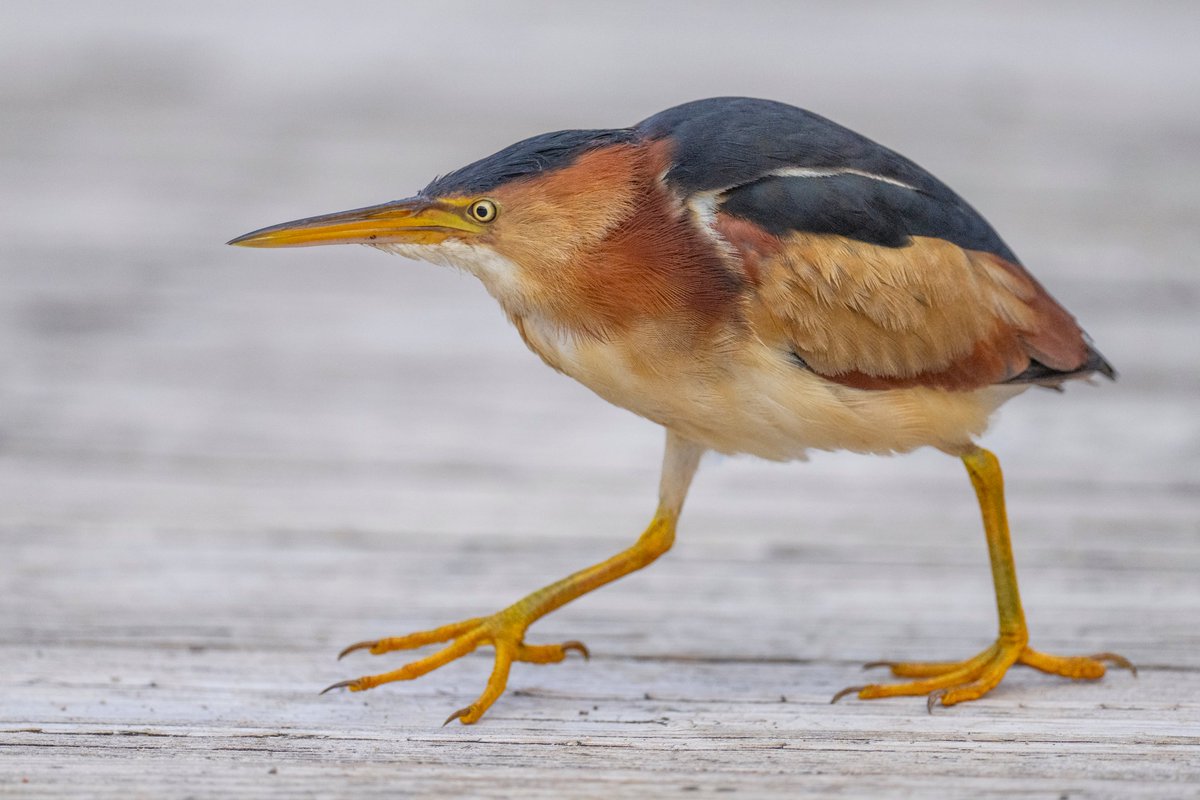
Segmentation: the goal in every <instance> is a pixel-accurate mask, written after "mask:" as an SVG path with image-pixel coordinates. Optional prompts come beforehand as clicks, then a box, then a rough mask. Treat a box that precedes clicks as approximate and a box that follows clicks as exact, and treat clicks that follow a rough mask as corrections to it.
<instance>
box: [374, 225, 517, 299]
mask: <svg viewBox="0 0 1200 800" xmlns="http://www.w3.org/2000/svg"><path fill="white" fill-rule="evenodd" d="M371 247H375V248H377V249H379V250H383V251H384V252H386V253H394V254H396V255H398V256H404V257H405V258H414V259H417V260H419V261H428V262H430V263H431V264H441V265H443V266H448V267H454V268H455V269H461V270H463V271H464V272H469V273H471V274H472V275H474V276H475V277H476V278H479V280H480V281H482V282H483V285H484V287H485V288H486V289H487V290H488V293H489V294H490V295H491V296H492V297H494V298H496V299H497V300H498V301H500V304H501V305H503V306H504V307H505V309H508V310H510V311H517V310H519V309H521V308H522V307H523V306H524V302H523V295H522V292H521V281H520V276H519V267H517V265H516V264H515V263H513V262H512V261H510V260H509V259H507V258H505V257H504V256H502V255H500V254H498V253H496V252H495V251H494V250H492V249H490V248H487V247H479V246H477V245H474V244H468V243H466V242H464V241H462V240H460V239H447V240H446V241H444V242H442V243H440V244H406V243H404V242H389V243H386V244H373V245H371Z"/></svg>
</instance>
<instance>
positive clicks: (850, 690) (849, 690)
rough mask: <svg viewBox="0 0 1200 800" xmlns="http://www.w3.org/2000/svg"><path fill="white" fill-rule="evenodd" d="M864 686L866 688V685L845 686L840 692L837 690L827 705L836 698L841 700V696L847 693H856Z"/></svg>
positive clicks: (834, 701) (835, 700)
mask: <svg viewBox="0 0 1200 800" xmlns="http://www.w3.org/2000/svg"><path fill="white" fill-rule="evenodd" d="M865 688H867V687H866V686H847V687H846V688H845V689H842V690H841V691H840V692H838V693H837V694H835V695H834V696H833V698H832V699H831V700H830V701H829V705H833V704H834V703H836V702H837V701H838V700H841V699H842V698H843V697H845V696H846V695H848V694H858V693H859V692H861V691H862V690H863V689H865Z"/></svg>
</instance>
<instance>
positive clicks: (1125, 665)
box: [1086, 653, 1138, 678]
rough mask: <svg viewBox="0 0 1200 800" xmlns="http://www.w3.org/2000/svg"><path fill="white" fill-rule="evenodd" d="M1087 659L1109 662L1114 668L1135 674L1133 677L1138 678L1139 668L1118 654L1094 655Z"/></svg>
mask: <svg viewBox="0 0 1200 800" xmlns="http://www.w3.org/2000/svg"><path fill="white" fill-rule="evenodd" d="M1086 658H1091V659H1094V660H1096V661H1107V662H1108V663H1110V664H1112V665H1113V666H1116V667H1120V668H1122V669H1127V670H1129V671H1130V672H1132V673H1133V677H1135V678H1136V677H1137V674H1138V671H1137V667H1136V666H1135V665H1134V663H1133V662H1132V661H1130V660H1129V659H1128V658H1126V657H1125V656H1122V655H1118V654H1116V653H1093V654H1092V655H1090V656H1086Z"/></svg>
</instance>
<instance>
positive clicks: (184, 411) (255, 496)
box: [0, 2, 1200, 531]
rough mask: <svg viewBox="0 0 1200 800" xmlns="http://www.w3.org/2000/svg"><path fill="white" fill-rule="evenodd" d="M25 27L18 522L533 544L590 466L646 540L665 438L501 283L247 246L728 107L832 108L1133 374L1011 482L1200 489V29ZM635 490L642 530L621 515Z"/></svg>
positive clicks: (763, 24) (13, 422) (2, 141)
mask: <svg viewBox="0 0 1200 800" xmlns="http://www.w3.org/2000/svg"><path fill="white" fill-rule="evenodd" d="M0 13H2V14H3V24H2V25H0V109H2V111H0V113H2V115H3V119H2V124H0V201H2V207H3V209H4V212H3V214H0V304H2V305H0V309H2V313H0V331H2V334H0V520H2V521H3V522H4V524H6V525H9V526H13V525H29V526H40V525H52V524H57V523H71V524H75V523H83V524H87V525H89V526H95V527H96V528H98V529H100V528H104V527H105V526H108V525H114V524H115V525H119V526H123V525H127V524H128V523H129V522H130V521H131V519H133V518H136V519H137V520H139V521H141V522H143V523H145V524H156V525H158V524H161V525H166V526H169V527H172V528H181V529H182V528H188V529H191V528H196V529H204V528H206V527H208V526H211V525H218V524H220V525H229V524H234V525H242V524H246V525H253V524H272V525H287V524H291V523H294V522H297V521H298V520H304V521H305V524H309V525H313V526H330V525H347V524H356V525H372V526H374V525H378V526H383V527H387V526H391V525H397V524H400V521H401V520H404V521H405V524H409V525H413V524H418V522H417V520H420V523H419V524H423V525H429V526H432V527H433V528H442V527H445V526H454V527H457V526H462V525H468V526H472V527H476V526H477V523H478V522H479V521H480V520H483V521H486V522H487V523H489V524H491V523H493V522H495V523H496V524H503V525H512V526H514V527H516V528H519V527H521V526H522V525H523V524H524V522H526V521H527V520H528V519H541V518H542V515H544V514H545V513H546V512H547V511H548V509H549V508H550V507H553V506H554V505H555V504H556V502H557V501H556V495H555V492H554V491H553V490H552V489H550V487H545V486H543V487H540V488H539V482H542V481H546V480H550V479H551V476H552V475H561V474H562V473H563V472H569V471H570V470H573V469H586V470H603V471H604V474H605V475H610V476H611V477H612V480H613V481H614V482H616V484H619V486H617V492H616V494H615V495H613V496H605V494H604V492H603V489H602V487H598V490H597V493H596V497H595V499H594V501H593V502H594V506H593V507H591V508H576V509H574V510H575V512H576V513H579V514H580V516H581V520H582V521H581V524H586V525H593V524H596V525H601V526H603V527H604V529H605V530H616V531H620V530H624V529H626V528H628V527H629V526H630V525H635V524H636V522H635V520H640V518H641V516H642V515H644V513H645V512H646V511H647V510H648V508H649V506H650V504H651V502H652V497H653V494H652V490H653V486H652V482H653V475H654V473H655V471H656V469H657V459H658V451H659V446H660V441H659V440H660V434H659V432H658V430H656V429H655V428H654V426H652V425H650V424H649V423H645V422H643V421H641V420H639V419H636V418H634V417H633V416H631V415H629V414H627V413H626V412H623V411H620V410H618V409H615V408H611V407H608V406H607V405H606V404H604V403H603V402H602V401H600V400H598V399H595V398H593V397H591V396H590V395H589V394H588V392H587V391H586V390H584V389H583V388H582V387H579V386H576V385H574V384H572V383H571V382H570V381H568V380H565V379H563V378H561V377H560V376H557V375H554V374H552V373H551V372H550V371H548V370H546V369H545V368H544V367H543V365H542V364H541V363H540V362H539V361H538V359H536V358H535V357H533V356H532V355H530V354H528V353H527V352H525V351H524V348H523V346H522V345H521V343H520V341H519V339H518V337H517V336H516V335H515V332H513V331H512V330H510V329H509V327H508V326H507V324H506V323H505V321H504V320H503V318H502V316H501V314H500V313H499V311H498V309H497V308H495V307H494V306H493V304H492V301H491V300H490V299H489V298H488V297H487V296H486V295H485V294H484V292H483V291H482V289H481V287H480V286H478V285H476V284H475V282H474V281H472V280H470V279H467V278H465V277H462V276H459V275H456V274H452V273H450V272H449V271H446V270H440V269H438V268H435V267H432V266H430V265H425V264H417V263H413V262H408V261H405V260H402V259H399V258H396V257H390V256H385V255H383V254H381V253H378V252H374V251H371V250H367V249H365V248H341V249H336V250H335V249H309V250H294V251H288V252H250V251H240V250H235V249H232V248H228V247H225V246H224V245H223V242H224V241H225V240H226V239H229V238H231V237H233V236H235V235H237V234H240V233H243V232H245V231H247V230H250V229H253V228H257V227H260V226H262V225H266V224H272V223H275V222H280V221H283V220H286V219H293V218H295V217H298V216H307V215H310V214H315V213H321V212H326V211H334V210H340V209H343V208H350V207H355V206H360V205H365V204H369V203H375V202H382V201H385V200H389V199H395V198H399V197H404V196H407V195H409V194H411V193H412V192H413V191H414V190H415V189H418V188H420V187H421V186H423V185H424V184H425V182H426V181H428V180H429V179H430V178H432V177H433V176H434V175H435V174H437V173H440V172H444V171H447V170H449V169H451V168H453V167H455V166H458V165H461V164H463V163H466V162H468V161H471V160H474V159H476V158H478V157H481V156H483V155H486V154H488V153H490V152H492V151H494V150H496V149H498V148H499V147H501V146H503V145H505V144H508V143H509V142H512V141H514V140H516V139H518V138H521V137H524V136H527V135H531V134H534V133H538V132H541V131H546V130H554V129H559V128H566V127H605V126H619V125H624V124H631V123H633V122H635V121H637V120H639V119H641V118H643V117H645V116H647V115H649V114H651V113H653V112H655V111H657V110H659V109H661V108H665V107H667V106H669V105H672V104H675V103H678V102H681V101H685V100H690V99H693V98H697V97H703V96H709V95H721V94H747V95H756V96H763V97H771V98H775V99H779V100H783V101H787V102H791V103H795V104H798V105H801V106H804V107H807V108H810V109H812V110H815V111H817V112H819V113H822V114H824V115H826V116H829V117H832V118H833V119H835V120H837V121H839V122H841V123H843V124H846V125H848V126H850V127H852V128H855V129H856V130H859V131H861V132H863V133H865V134H867V135H869V136H871V137H873V138H876V139H877V140H879V141H881V142H883V143H885V144H887V145H889V146H891V147H894V148H896V149H898V150H900V151H901V152H903V153H905V154H906V155H909V156H910V157H912V158H914V159H915V160H916V161H918V163H920V164H922V165H923V166H925V167H926V168H928V169H930V170H931V171H932V172H934V173H935V174H936V175H938V176H940V177H942V178H943V179H944V180H946V181H947V182H949V183H950V184H951V185H952V186H954V187H955V188H956V189H957V190H958V191H959V192H960V193H961V194H963V195H964V196H966V197H967V198H968V200H969V201H970V202H972V203H973V204H975V205H976V206H977V207H978V208H979V209H980V210H981V211H982V212H983V213H984V214H985V215H986V216H987V217H988V218H989V219H990V220H991V221H992V223H993V224H994V225H995V226H996V227H997V228H998V230H999V231H1000V232H1001V235H1002V236H1004V237H1005V238H1006V239H1007V240H1008V241H1009V243H1010V244H1011V245H1012V246H1013V248H1014V249H1015V250H1016V251H1017V253H1018V254H1019V255H1020V256H1021V257H1022V259H1023V260H1024V261H1025V263H1026V264H1027V265H1028V266H1029V267H1030V268H1031V269H1032V270H1033V271H1034V273H1035V274H1036V275H1038V276H1039V277H1040V278H1041V280H1042V281H1043V282H1044V283H1046V284H1047V285H1048V286H1049V288H1050V289H1051V291H1052V292H1053V293H1054V294H1055V295H1056V296H1058V297H1059V298H1060V299H1061V300H1062V301H1063V302H1064V303H1065V304H1066V305H1067V306H1068V308H1070V309H1071V310H1072V311H1073V312H1074V313H1075V314H1076V315H1077V316H1078V317H1079V319H1080V320H1081V321H1082V322H1083V324H1084V326H1085V327H1086V328H1087V329H1088V330H1089V332H1090V333H1091V334H1092V335H1093V337H1094V338H1095V340H1096V342H1097V344H1098V345H1099V347H1100V348H1101V350H1102V351H1103V352H1104V353H1105V354H1106V355H1107V356H1108V357H1109V359H1110V360H1111V361H1112V362H1113V363H1114V364H1115V365H1116V366H1117V368H1118V369H1119V370H1120V371H1121V377H1122V379H1121V382H1120V383H1118V384H1116V385H1106V386H1103V387H1101V388H1100V389H1091V388H1088V387H1085V386H1072V387H1071V388H1070V390H1069V391H1068V393H1067V395H1066V396H1065V397H1056V396H1053V395H1051V394H1049V393H1040V392H1034V393H1032V394H1031V395H1027V396H1025V397H1023V398H1021V399H1020V400H1019V401H1018V402H1016V403H1013V404H1011V405H1010V406H1009V407H1008V408H1006V409H1004V410H1003V412H1002V413H1001V415H1000V423H999V424H998V425H997V426H996V428H995V432H994V433H993V434H992V435H991V436H990V437H989V438H988V443H989V445H991V446H993V447H994V448H996V449H997V450H998V451H999V452H1000V453H1001V454H1002V457H1003V458H1004V459H1005V463H1006V464H1007V465H1008V467H1009V473H1010V476H1011V480H1014V481H1016V482H1018V485H1025V486H1029V487H1030V489H1031V490H1032V491H1036V487H1037V483H1038V481H1039V480H1042V479H1049V478H1051V477H1056V478H1058V479H1061V478H1062V477H1063V476H1070V477H1071V478H1072V479H1073V480H1077V481H1088V482H1095V483H1096V484H1097V487H1098V489H1097V492H1096V494H1097V495H1101V494H1104V493H1105V491H1128V490H1138V491H1140V490H1141V489H1142V488H1144V487H1145V485H1147V484H1151V485H1153V486H1163V485H1165V484H1170V485H1177V486H1178V485H1181V484H1187V485H1188V486H1189V488H1190V489H1193V490H1194V488H1195V486H1196V484H1195V480H1196V475H1197V473H1198V472H1200V469H1198V468H1200V417H1198V415H1197V413H1196V411H1197V404H1196V399H1197V396H1198V395H1197V392H1198V390H1200V374H1198V369H1197V367H1198V365H1200V327H1198V316H1197V311H1198V308H1200V298H1198V293H1200V289H1198V287H1200V275H1198V272H1197V267H1196V253H1197V252H1198V251H1200V224H1198V223H1200V181H1198V180H1197V169H1198V164H1197V156H1198V155H1200V48H1197V47H1196V46H1195V43H1196V42H1197V41H1200V23H1198V20H1200V13H1198V12H1196V10H1195V7H1194V5H1192V4H1190V3H1187V2H1180V3H1175V4H1171V3H1162V4H1153V5H1150V6H1146V7H1145V8H1139V9H1138V10H1137V12H1136V13H1134V12H1133V11H1132V6H1130V5H1129V4H1126V3H1095V2H1087V3H1059V4H1050V6H1049V7H1047V4H1044V3H1040V2H1030V3H1007V4H1004V6H1003V7H1002V8H999V7H997V8H993V9H992V10H990V11H989V10H987V9H983V8H978V7H975V9H974V10H972V11H968V12H965V13H964V10H963V8H962V4H960V3H956V2H944V3H939V2H918V3H882V2H881V3H830V4H817V5H811V6H810V5H804V4H796V3H789V2H768V3H738V4H729V3H695V2H690V3H676V4H670V3H660V4H648V5H646V6H643V5H641V4H633V3H603V4H577V3H563V4H550V3H529V2H527V3H456V4H418V3H396V2H376V3H373V2H359V3H355V4H354V5H353V6H352V7H345V8H339V7H337V6H336V5H334V4H329V3H253V4H243V3H234V2H230V3H221V2H209V3H203V4H184V3H179V4H173V3H155V2H145V3H136V2H115V3H105V4H91V3H54V2H34V3H19V2H8V3H5V6H4V10H3V11H2V12H0ZM539 432H542V433H541V434H539V435H532V434H538V433H539ZM1083 444H1086V445H1087V446H1083ZM431 463H436V464H441V465H442V466H444V467H445V468H447V469H448V470H449V471H448V472H445V473H438V474H437V475H436V477H435V479H433V480H430V481H428V482H427V483H428V485H424V483H423V485H421V486H420V491H419V493H418V494H417V495H412V494H410V491H411V489H412V486H413V481H412V480H409V479H410V478H412V477H413V476H412V474H411V473H410V471H414V470H415V471H424V470H425V469H426V468H428V467H429V466H430V465H431ZM460 468H461V469H460ZM958 469H959V467H958V466H957V465H956V464H954V463H952V462H950V461H948V460H946V459H944V458H942V457H940V456H938V455H937V454H933V453H924V454H916V455H914V456H910V457H907V458H905V459H903V460H883V459H866V458H861V457H850V456H836V455H835V456H825V455H820V456H818V457H817V458H816V459H815V461H814V463H812V464H810V465H807V466H792V467H778V466H774V465H766V464H756V463H754V462H752V461H736V462H733V463H729V464H726V465H723V466H721V467H720V468H719V469H717V470H706V471H705V472H707V473H708V474H709V477H707V478H706V477H703V476H702V479H701V483H700V485H699V487H698V488H699V491H698V492H696V503H695V504H694V505H696V504H702V503H703V502H704V501H703V497H704V496H706V495H709V494H713V493H715V492H717V491H718V489H717V488H716V487H715V486H713V485H712V483H713V482H714V481H716V482H719V481H720V480H721V479H720V478H718V477H714V476H713V473H717V474H720V473H721V472H725V473H737V474H741V475H748V474H751V473H752V474H753V475H754V480H753V481H750V482H749V483H750V485H760V486H761V485H764V484H761V483H759V479H760V478H761V480H762V481H765V482H766V485H769V486H770V487H771V491H772V492H775V491H777V490H779V489H783V488H785V487H786V491H787V493H788V495H789V497H790V501H791V502H794V503H796V504H797V506H796V508H797V510H798V511H802V510H803V507H804V506H803V504H804V503H806V502H810V501H812V500H813V498H814V496H815V495H819V494H821V493H820V492H819V491H807V490H806V486H808V485H812V484H813V483H814V482H816V483H818V484H820V483H821V482H822V481H832V480H837V481H839V482H840V481H843V480H845V481H850V482H852V483H853V484H854V486H859V485H863V486H867V485H871V484H872V483H876V485H877V482H878V481H879V480H881V479H885V480H886V479H894V480H902V481H911V480H914V478H913V476H914V475H918V474H919V475H922V476H923V478H922V480H923V479H924V477H926V476H927V477H932V476H933V475H935V474H936V476H937V478H938V481H939V483H940V482H943V481H946V482H948V481H957V480H958V479H959V475H958V473H957V471H958ZM631 473H636V475H637V480H636V485H637V486H638V492H639V494H640V498H641V500H642V502H640V504H638V503H633V502H629V503H626V502H623V501H622V502H620V503H619V504H618V505H617V506H616V507H615V508H614V507H613V503H614V501H615V500H616V499H617V498H618V497H620V498H624V496H625V489H626V484H625V476H628V475H630V474H631ZM943 476H946V477H943ZM860 481H861V482H862V483H861V484H860V483H859V482H860ZM497 482H500V483H501V484H502V485H504V486H505V487H508V486H509V485H510V484H514V485H513V486H512V488H513V491H511V492H508V491H503V492H497V491H493V490H494V489H495V488H496V485H497ZM954 488H955V489H956V490H958V489H961V488H962V487H959V486H955V487H954ZM474 491H479V492H482V493H483V494H485V495H486V496H487V499H486V501H483V504H482V506H480V505H479V504H477V503H471V504H469V509H468V510H469V513H471V514H479V515H480V518H479V519H474V520H467V519H463V518H462V514H461V513H449V512H450V511H451V509H452V508H453V506H451V507H447V506H445V505H442V503H455V502H456V501H455V500H454V498H457V497H460V496H461V495H462V493H464V492H474ZM264 496H267V499H266V500H264ZM772 496H774V495H772ZM272 501H273V502H272ZM131 506H132V508H131ZM279 506H283V507H284V509H285V513H286V515H287V516H288V518H286V519H285V518H281V516H280V508H279ZM426 506H428V508H426ZM462 510H463V508H462V505H461V504H458V507H457V511H459V512H461V511H462ZM601 510H603V511H604V512H605V513H604V514H590V513H585V512H588V511H597V512H598V511H601ZM613 515H615V518H614V516H613ZM622 515H624V516H622ZM693 516H694V517H696V518H698V519H697V521H696V523H697V524H701V523H700V522H699V518H702V516H703V515H702V514H695V515H693Z"/></svg>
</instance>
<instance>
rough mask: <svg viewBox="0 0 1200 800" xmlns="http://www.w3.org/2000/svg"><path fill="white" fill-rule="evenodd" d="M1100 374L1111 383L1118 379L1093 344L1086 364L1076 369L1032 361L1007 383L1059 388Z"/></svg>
mask: <svg viewBox="0 0 1200 800" xmlns="http://www.w3.org/2000/svg"><path fill="white" fill-rule="evenodd" d="M1096 373H1100V374H1101V375H1103V376H1104V377H1106V378H1108V379H1109V380H1110V381H1115V380H1116V379H1117V371H1116V370H1115V369H1113V365H1112V364H1110V363H1108V359H1106V358H1105V357H1104V356H1103V355H1102V354H1101V353H1100V351H1099V350H1097V349H1096V348H1094V347H1092V345H1091V343H1090V342H1089V343H1088V346H1087V358H1086V359H1085V360H1084V362H1083V363H1082V364H1081V365H1079V366H1078V367H1077V368H1075V369H1071V370H1061V369H1053V368H1052V367H1047V366H1046V365H1045V364H1043V363H1041V362H1040V361H1037V360H1036V359H1030V361H1029V367H1028V369H1026V370H1025V371H1024V372H1022V373H1021V374H1019V375H1014V376H1013V377H1011V378H1009V379H1008V380H1006V381H1004V382H1005V383H1036V384H1038V385H1040V386H1046V387H1049V388H1058V387H1059V384H1061V383H1062V382H1063V381H1068V380H1072V379H1075V378H1086V377H1088V376H1090V375H1094V374H1096Z"/></svg>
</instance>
